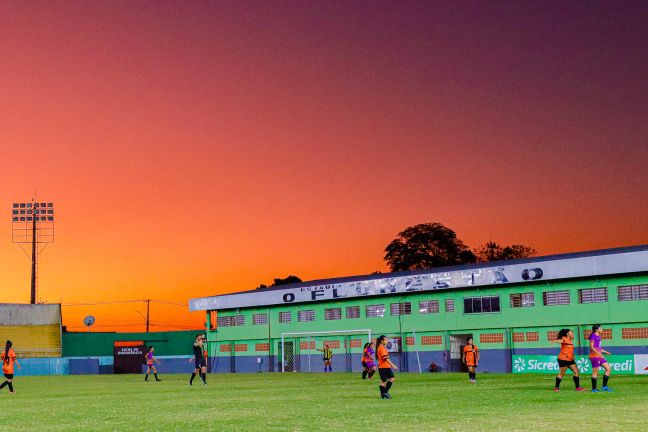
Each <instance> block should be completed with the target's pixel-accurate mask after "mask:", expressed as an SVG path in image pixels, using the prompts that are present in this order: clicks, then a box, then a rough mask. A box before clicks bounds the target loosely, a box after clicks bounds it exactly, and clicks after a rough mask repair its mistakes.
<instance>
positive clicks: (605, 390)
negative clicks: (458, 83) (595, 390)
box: [601, 386, 612, 393]
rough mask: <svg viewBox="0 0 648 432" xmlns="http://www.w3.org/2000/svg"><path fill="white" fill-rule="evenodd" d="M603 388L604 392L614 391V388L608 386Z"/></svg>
mask: <svg viewBox="0 0 648 432" xmlns="http://www.w3.org/2000/svg"><path fill="white" fill-rule="evenodd" d="M601 390H603V391H604V392H609V393H612V389H611V388H610V387H608V386H605V387H603V388H602V389H601Z"/></svg>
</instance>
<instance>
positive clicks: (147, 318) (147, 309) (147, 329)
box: [145, 299, 151, 333]
mask: <svg viewBox="0 0 648 432" xmlns="http://www.w3.org/2000/svg"><path fill="white" fill-rule="evenodd" d="M145 301H146V333H148V332H149V323H150V321H149V318H150V316H151V315H150V313H151V299H148V300H145Z"/></svg>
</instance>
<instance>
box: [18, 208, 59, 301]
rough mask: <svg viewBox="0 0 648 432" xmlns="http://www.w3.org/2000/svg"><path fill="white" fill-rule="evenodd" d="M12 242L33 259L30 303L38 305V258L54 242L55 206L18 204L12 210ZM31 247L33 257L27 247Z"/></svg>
mask: <svg viewBox="0 0 648 432" xmlns="http://www.w3.org/2000/svg"><path fill="white" fill-rule="evenodd" d="M11 241H12V242H13V243H16V244H18V245H19V246H20V248H21V249H22V251H23V252H24V253H25V255H27V258H31V293H30V303H31V304H35V303H36V293H37V290H36V289H37V285H38V256H39V255H40V254H41V253H42V252H43V250H45V248H46V247H47V245H48V244H50V243H53V242H54V204H53V203H51V202H35V200H32V202H18V203H13V205H12V209H11ZM27 244H29V245H30V246H31V257H30V256H29V254H28V253H27V251H26V250H25V246H24V245H27Z"/></svg>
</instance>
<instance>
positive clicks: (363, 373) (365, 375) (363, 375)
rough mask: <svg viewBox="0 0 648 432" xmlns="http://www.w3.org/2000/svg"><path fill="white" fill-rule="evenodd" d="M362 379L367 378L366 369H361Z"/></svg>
mask: <svg viewBox="0 0 648 432" xmlns="http://www.w3.org/2000/svg"><path fill="white" fill-rule="evenodd" d="M362 379H367V369H365V370H363V371H362Z"/></svg>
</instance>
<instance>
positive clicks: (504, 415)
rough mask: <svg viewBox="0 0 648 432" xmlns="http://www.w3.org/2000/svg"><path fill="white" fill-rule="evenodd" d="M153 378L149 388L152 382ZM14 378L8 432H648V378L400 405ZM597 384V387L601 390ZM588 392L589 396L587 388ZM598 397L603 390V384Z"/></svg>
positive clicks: (337, 383)
mask: <svg viewBox="0 0 648 432" xmlns="http://www.w3.org/2000/svg"><path fill="white" fill-rule="evenodd" d="M152 378H153V377H151V379H152ZM160 378H162V379H163V381H162V382H159V383H156V382H148V383H145V382H143V376H141V375H139V376H138V375H97V376H46V377H17V378H16V379H15V380H14V383H15V388H16V391H17V393H16V394H14V395H10V394H8V392H7V389H6V388H5V389H3V390H2V392H0V425H1V426H2V427H3V428H5V429H6V430H21V431H30V430H34V431H44V430H60V431H70V430H92V431H97V430H119V431H127V430H146V429H148V430H155V431H158V430H161V431H171V430H178V431H186V430H189V428H190V427H197V428H202V430H228V431H264V432H268V431H283V430H287V431H319V430H321V431H326V432H331V431H336V430H347V431H356V430H363V431H368V430H377V429H379V430H419V431H431V430H443V431H465V430H466V429H468V430H477V431H491V430H501V431H517V430H519V431H531V430H533V431H541V430H552V431H561V430H564V431H573V430H574V429H578V428H589V426H588V425H589V424H595V425H597V428H598V429H601V430H613V431H640V430H644V431H645V430H646V425H645V420H644V419H643V418H642V416H640V413H642V412H643V411H645V407H646V406H648V392H647V391H646V389H647V387H648V376H645V377H644V376H627V377H625V376H613V377H612V379H611V380H610V386H611V387H613V388H614V393H599V394H592V393H590V392H589V391H587V392H582V393H578V392H575V391H574V384H573V382H572V380H571V375H568V376H567V377H566V378H565V380H564V381H563V384H562V387H563V390H562V391H561V392H559V393H554V392H552V391H551V388H552V387H553V376H540V375H510V374H507V375H499V374H480V375H478V383H477V384H475V385H473V384H470V383H468V382H467V376H466V375H465V374H450V373H439V374H429V373H428V374H397V381H396V383H395V385H394V387H393V388H392V390H391V394H392V396H393V399H392V400H381V399H380V397H379V392H378V388H377V387H378V382H377V381H376V380H375V379H374V380H372V381H367V380H364V381H363V380H361V379H360V374H343V373H333V374H323V373H318V374H299V373H286V374H279V373H275V374H236V375H209V376H208V383H209V386H207V387H203V386H202V384H201V382H200V380H199V378H198V377H196V380H195V381H194V386H193V387H189V386H188V382H187V380H188V374H186V375H164V374H161V375H160ZM599 381H601V379H600V378H599ZM582 384H583V385H585V386H586V387H588V388H589V377H583V379H582ZM599 385H600V383H599Z"/></svg>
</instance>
